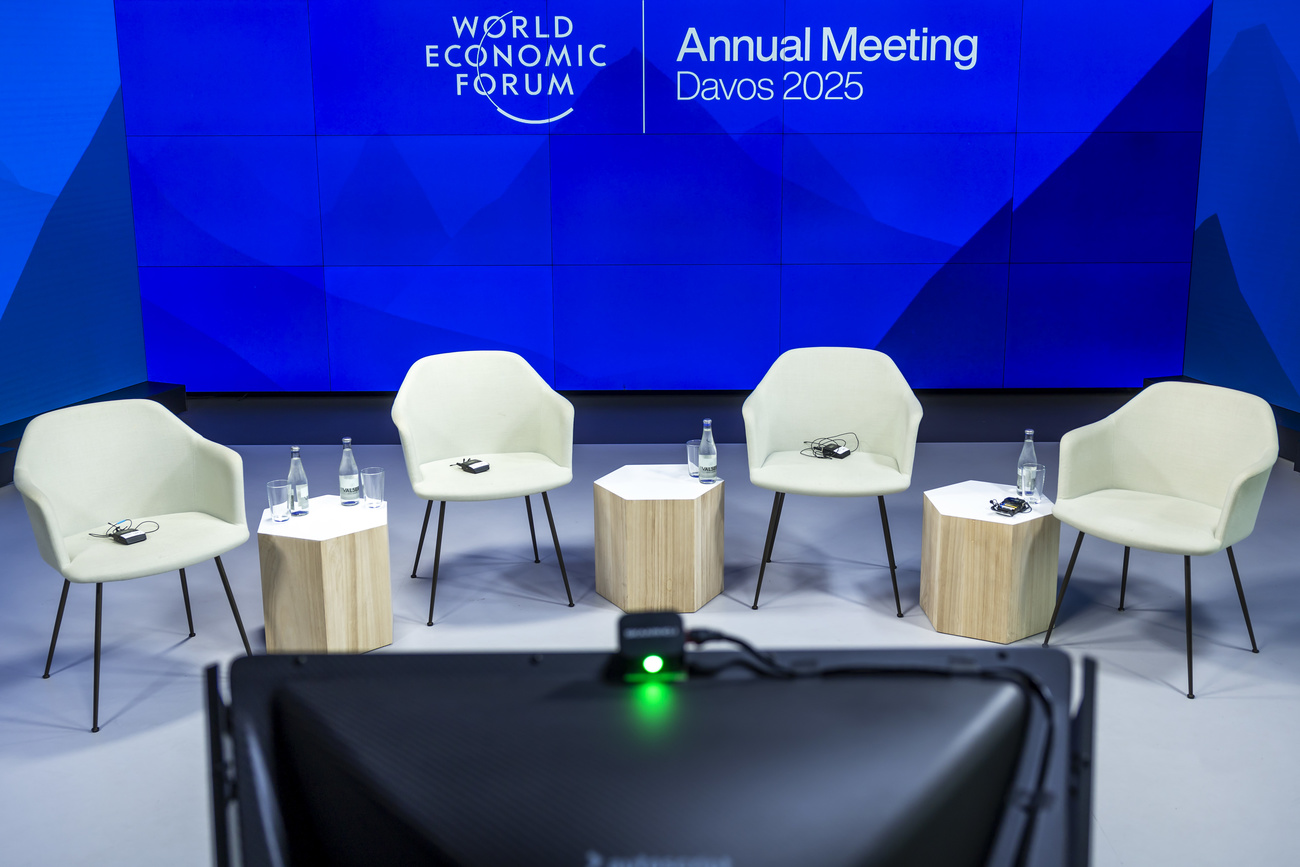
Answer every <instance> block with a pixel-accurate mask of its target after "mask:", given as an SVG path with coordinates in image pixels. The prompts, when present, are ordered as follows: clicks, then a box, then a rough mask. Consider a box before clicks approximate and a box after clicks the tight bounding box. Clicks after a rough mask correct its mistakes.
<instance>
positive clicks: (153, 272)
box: [140, 267, 330, 391]
mask: <svg viewBox="0 0 1300 867" xmlns="http://www.w3.org/2000/svg"><path fill="white" fill-rule="evenodd" d="M140 297H141V300H142V302H143V305H144V329H145V339H146V340H147V341H148V343H149V346H150V347H151V355H150V356H149V378H150V379H154V380H160V381H162V382H181V383H184V384H185V387H186V388H188V389H189V390H191V391H278V390H285V391H328V390H329V388H330V369H329V351H328V347H327V346H326V341H325V330H326V329H325V288H324V285H323V280H322V274H321V269H320V268H319V267H317V268H258V267H244V268H211V267H208V268H149V267H144V268H141V269H140Z"/></svg>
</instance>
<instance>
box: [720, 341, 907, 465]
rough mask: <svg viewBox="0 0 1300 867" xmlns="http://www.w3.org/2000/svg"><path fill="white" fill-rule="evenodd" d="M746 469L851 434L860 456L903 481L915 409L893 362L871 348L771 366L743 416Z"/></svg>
mask: <svg viewBox="0 0 1300 867" xmlns="http://www.w3.org/2000/svg"><path fill="white" fill-rule="evenodd" d="M743 414H744V417H745V441H746V445H747V447H748V449H749V466H750V467H751V468H756V467H759V466H762V464H763V461H765V460H766V459H767V457H768V456H769V455H771V454H772V453H773V452H778V451H790V450H799V449H802V448H806V446H805V444H804V441H805V440H811V439H814V438H816V437H822V436H833V435H835V434H840V433H846V432H849V431H852V432H854V433H856V434H857V435H858V439H859V441H860V443H861V447H862V449H863V450H864V451H868V452H874V453H876V454H881V455H887V456H889V457H892V458H893V459H894V460H895V462H896V463H897V464H898V468H899V471H900V472H902V473H904V474H908V475H910V474H911V472H912V459H913V456H914V454H915V451H916V433H917V428H918V426H919V425H920V422H921V403H920V401H918V400H917V399H916V395H915V394H913V393H912V389H911V387H910V386H909V385H908V384H907V380H906V379H904V378H903V374H902V373H901V372H899V370H898V367H897V366H896V365H895V364H894V362H893V360H892V359H891V358H890V357H889V356H888V355H885V354H884V353H883V352H877V351H875V350H874V349H858V348H854V347H843V346H814V347H805V348H802V349H791V350H789V351H787V352H785V353H782V355H781V357H780V358H778V359H777V360H776V361H775V362H773V364H772V366H771V368H769V369H768V371H767V374H766V375H765V376H764V377H763V379H762V381H761V382H759V384H758V387H757V388H755V389H754V391H753V393H752V394H750V396H749V398H748V399H747V400H746V401H745V406H744V409H743Z"/></svg>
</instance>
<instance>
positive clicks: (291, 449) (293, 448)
mask: <svg viewBox="0 0 1300 867" xmlns="http://www.w3.org/2000/svg"><path fill="white" fill-rule="evenodd" d="M289 451H291V452H293V453H294V454H295V455H296V454H298V447H297V446H289Z"/></svg>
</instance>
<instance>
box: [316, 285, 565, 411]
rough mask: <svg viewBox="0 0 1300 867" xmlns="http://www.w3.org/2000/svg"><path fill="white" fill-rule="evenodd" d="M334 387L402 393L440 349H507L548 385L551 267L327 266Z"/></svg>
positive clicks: (550, 370) (550, 365)
mask: <svg viewBox="0 0 1300 867" xmlns="http://www.w3.org/2000/svg"><path fill="white" fill-rule="evenodd" d="M325 289H326V298H327V301H328V311H329V321H330V326H331V327H330V341H329V345H330V364H331V367H332V368H333V371H334V374H333V387H334V388H336V389H349V390H358V391H396V390H397V388H398V386H400V385H401V384H402V377H403V376H405V375H406V371H407V368H409V367H410V366H411V364H412V363H413V362H415V361H416V360H417V359H420V358H423V357H424V356H426V355H433V354H435V353H439V352H459V351H462V350H467V349H504V350H509V351H510V352H517V353H519V354H520V355H522V356H523V357H524V358H526V359H527V360H528V363H529V364H531V365H532V366H533V368H534V369H535V370H536V371H538V372H539V373H540V374H541V375H542V376H543V377H544V378H545V379H546V380H547V381H548V382H550V381H552V379H553V377H552V373H551V372H552V371H553V370H554V369H555V361H554V357H553V348H552V347H553V341H552V335H551V309H552V305H551V269H550V268H549V267H478V268H474V267H389V268H326V269H325Z"/></svg>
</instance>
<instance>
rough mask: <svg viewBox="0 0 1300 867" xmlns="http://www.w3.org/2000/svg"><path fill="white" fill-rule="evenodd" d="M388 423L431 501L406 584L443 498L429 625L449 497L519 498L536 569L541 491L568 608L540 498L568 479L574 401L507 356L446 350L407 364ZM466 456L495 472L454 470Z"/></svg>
mask: <svg viewBox="0 0 1300 867" xmlns="http://www.w3.org/2000/svg"><path fill="white" fill-rule="evenodd" d="M393 422H394V424H396V425H397V431H398V433H399V434H400V435H401V439H402V454H403V455H404V456H405V458H406V471H407V474H408V475H409V476H410V479H411V488H412V489H413V490H414V491H415V493H416V495H417V496H419V497H421V498H422V499H425V500H428V501H429V503H428V505H427V506H425V509H424V524H423V526H422V527H421V528H420V541H419V544H418V545H417V546H416V549H415V565H413V566H412V567H411V577H412V578H414V577H415V573H416V570H417V569H418V568H419V566H420V554H421V552H422V551H423V550H424V536H425V533H426V532H427V531H428V529H429V514H430V512H431V511H432V509H433V501H434V500H437V501H439V505H438V531H437V536H436V541H435V543H434V548H433V585H432V587H431V588H430V590H429V623H428V625H429V626H432V625H433V602H434V596H435V594H436V593H437V592H438V561H439V559H440V557H441V554H442V527H443V519H444V517H445V515H446V510H447V501H448V500H452V501H459V502H464V501H474V500H500V499H506V498H509V497H523V498H524V507H525V509H526V510H527V512H528V532H529V534H530V535H531V536H532V542H533V562H534V563H540V562H541V558H540V556H539V555H538V552H537V533H536V530H535V528H534V525H533V506H532V501H531V500H530V499H529V497H530V495H532V494H538V493H540V494H541V495H542V504H543V505H544V506H545V507H546V520H547V521H548V522H549V524H550V527H551V541H552V542H553V543H554V544H555V556H556V559H557V560H558V561H559V564H560V577H561V578H563V579H564V592H565V594H566V595H567V596H568V598H569V607H570V608H572V607H573V594H572V592H570V590H569V576H568V573H567V572H566V571H565V568H564V555H563V554H562V553H561V552H560V538H559V536H558V535H557V534H556V532H555V519H554V517H553V516H552V515H551V502H550V499H549V498H548V497H547V496H546V492H547V491H550V490H553V489H555V488H558V487H561V486H563V485H567V484H568V483H569V482H571V481H573V404H571V403H569V401H567V400H565V399H564V398H563V397H562V396H560V395H559V394H557V393H556V392H555V391H554V390H553V389H552V388H551V387H550V386H549V385H547V384H546V381H545V380H544V379H542V378H541V377H540V376H538V374H537V371H535V370H533V369H532V367H530V366H529V364H528V362H527V361H525V360H524V359H523V358H521V357H520V356H518V355H516V354H515V353H513V352H499V351H475V352H448V353H445V354H443V355H430V356H428V357H426V358H421V359H420V360H419V361H417V362H415V364H413V365H411V369H410V370H409V371H407V374H406V378H405V379H403V380H402V387H401V388H400V389H399V390H398V392H397V397H396V398H395V399H394V401H393ZM465 458H478V459H479V460H482V461H486V462H488V464H490V465H491V469H490V470H488V471H487V472H485V473H479V474H472V473H467V472H465V471H464V470H462V469H461V468H460V467H459V466H457V461H460V460H463V459H465Z"/></svg>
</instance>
